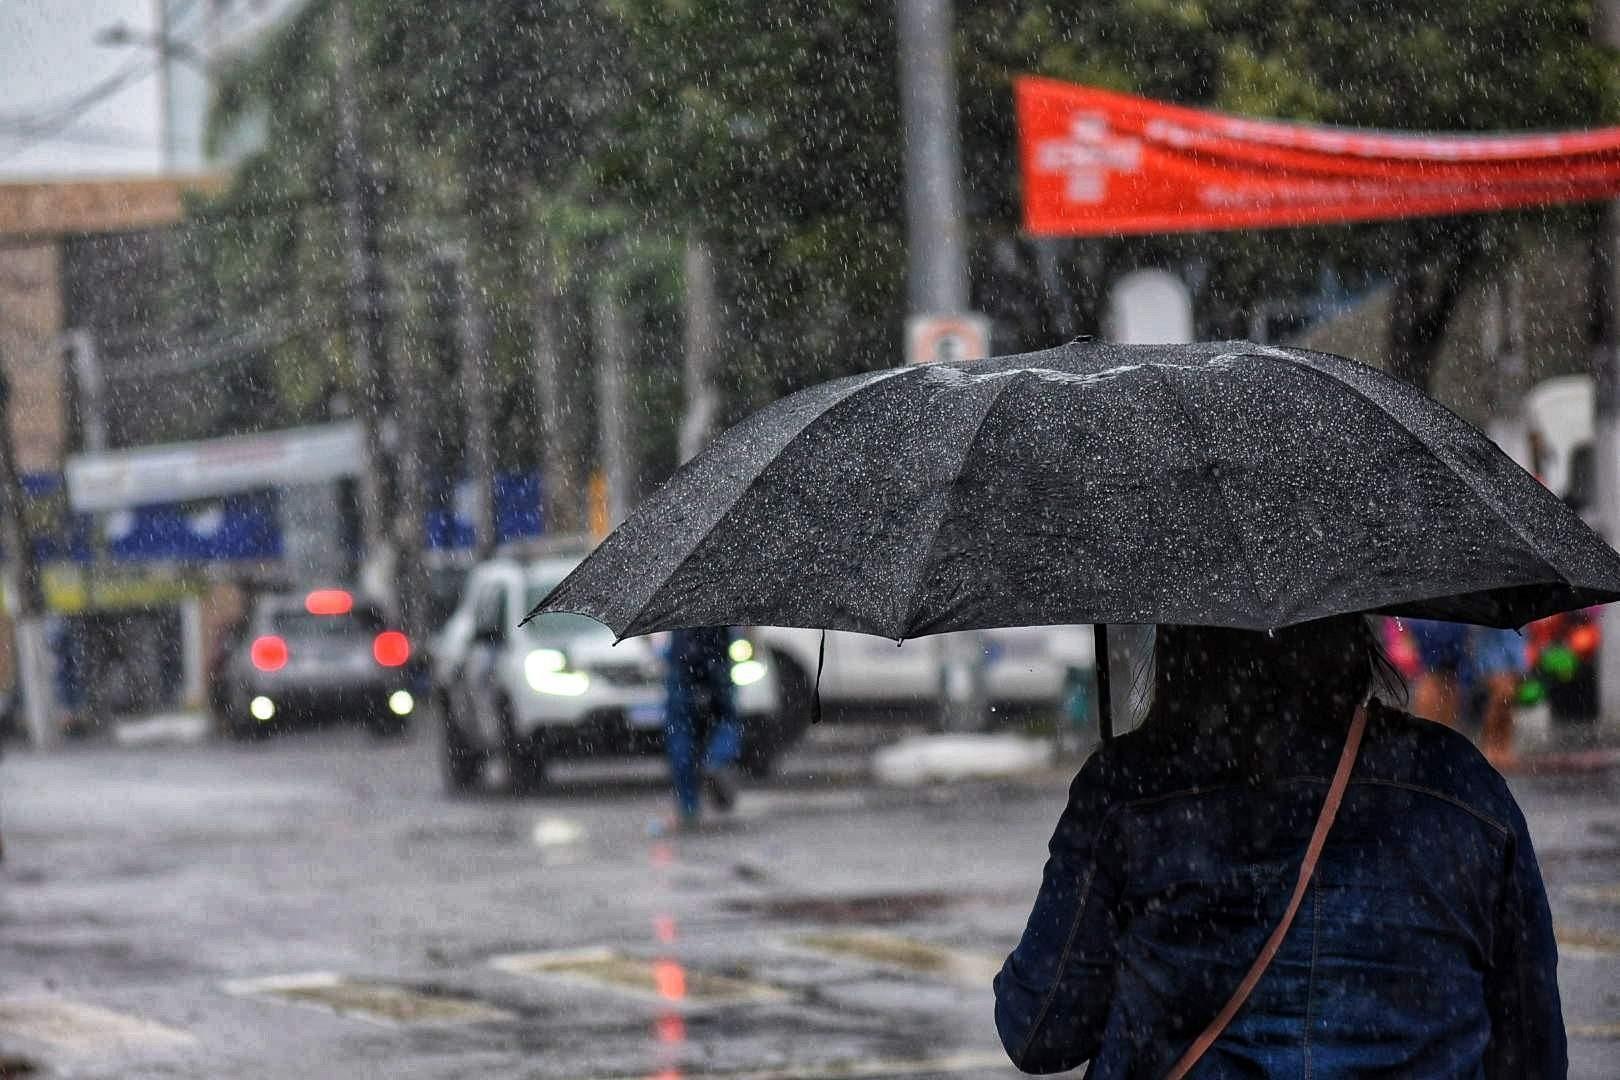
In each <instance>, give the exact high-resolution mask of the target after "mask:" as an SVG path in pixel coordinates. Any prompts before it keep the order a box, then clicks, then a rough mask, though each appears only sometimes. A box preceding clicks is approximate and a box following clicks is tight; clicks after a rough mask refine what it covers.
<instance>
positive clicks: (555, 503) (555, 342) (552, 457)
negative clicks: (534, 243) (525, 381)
mask: <svg viewBox="0 0 1620 1080" xmlns="http://www.w3.org/2000/svg"><path fill="white" fill-rule="evenodd" d="M561 318H562V296H561V293H560V290H559V289H558V287H557V275H556V267H555V266H554V265H553V264H552V262H551V260H550V258H549V257H548V256H546V255H544V254H542V255H541V256H540V258H539V260H538V270H537V271H536V273H535V288H534V308H533V313H532V320H533V338H534V344H533V349H534V355H533V360H534V386H535V400H536V401H537V402H538V404H539V408H540V486H541V490H542V491H543V493H544V498H545V527H546V531H547V532H554V533H569V532H578V531H579V529H580V527H581V524H582V521H581V514H580V510H581V509H582V506H583V501H582V493H581V491H580V485H579V472H578V469H577V468H576V467H575V464H576V463H575V461H574V454H573V445H572V440H571V439H570V438H569V420H570V418H571V417H570V409H569V400H568V387H567V384H566V382H565V375H566V366H565V364H564V363H563V348H564V345H563V334H562V325H561Z"/></svg>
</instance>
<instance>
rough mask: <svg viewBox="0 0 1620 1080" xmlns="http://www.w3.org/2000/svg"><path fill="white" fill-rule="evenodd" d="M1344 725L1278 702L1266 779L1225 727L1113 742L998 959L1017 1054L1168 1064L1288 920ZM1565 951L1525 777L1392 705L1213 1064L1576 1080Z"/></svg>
mask: <svg viewBox="0 0 1620 1080" xmlns="http://www.w3.org/2000/svg"><path fill="white" fill-rule="evenodd" d="M1341 740H1342V734H1340V735H1337V736H1327V735H1323V734H1321V733H1320V732H1316V731H1313V730H1310V729H1307V728H1305V727H1304V726H1302V725H1299V724H1288V723H1283V722H1279V723H1278V724H1277V725H1276V730H1275V733H1274V737H1273V738H1272V739H1271V740H1270V743H1269V745H1270V746H1272V748H1273V749H1274V751H1275V758H1274V760H1273V762H1272V764H1274V765H1275V766H1276V768H1274V769H1269V768H1268V769H1267V770H1266V772H1267V774H1268V775H1269V776H1270V777H1271V779H1269V780H1266V781H1264V782H1256V781H1253V780H1250V779H1246V776H1251V775H1252V773H1245V772H1243V771H1240V770H1239V768H1238V767H1237V766H1236V765H1234V764H1233V763H1232V753H1231V752H1230V749H1229V747H1226V746H1223V737H1222V734H1221V732H1220V731H1219V730H1218V728H1217V729H1212V730H1210V731H1205V732H1202V733H1200V734H1199V735H1197V736H1195V737H1192V741H1191V743H1190V744H1189V743H1187V742H1185V741H1183V742H1180V743H1178V744H1177V745H1174V746H1172V745H1169V744H1168V743H1167V742H1166V736H1165V735H1164V734H1162V733H1158V732H1154V731H1151V730H1143V731H1139V732H1134V733H1132V734H1130V735H1125V736H1122V737H1120V738H1119V739H1116V740H1115V741H1114V742H1113V743H1111V744H1110V745H1108V746H1107V747H1105V748H1103V749H1102V750H1099V751H1098V752H1097V753H1096V754H1094V755H1093V756H1092V757H1091V758H1090V760H1088V761H1087V762H1086V764H1085V765H1084V766H1083V767H1082V768H1081V770H1080V772H1079V775H1077V776H1076V777H1075V779H1074V783H1073V785H1072V786H1071V788H1070V789H1069V801H1068V805H1067V806H1066V807H1065V808H1064V811H1063V815H1062V817H1061V819H1060V820H1059V821H1058V826H1057V831H1056V833H1055V834H1054V835H1053V837H1052V842H1051V846H1050V858H1049V860H1048V861H1047V864H1046V870H1045V875H1044V879H1043V881H1042V884H1041V889H1040V894H1039V896H1038V897H1037V898H1036V900H1035V907H1034V910H1033V911H1032V912H1031V913H1030V917H1029V925H1028V927H1027V928H1026V929H1025V931H1024V935H1023V938H1022V940H1020V942H1019V943H1018V947H1017V948H1016V949H1014V950H1013V952H1012V954H1011V955H1010V956H1009V957H1007V961H1006V963H1005V964H1004V965H1003V967H1002V969H1001V973H1000V974H999V975H997V976H996V980H995V991H996V1027H997V1029H998V1030H999V1032H1000V1034H1001V1040H1002V1043H1003V1045H1004V1046H1005V1047H1006V1049H1007V1053H1008V1054H1009V1055H1010V1056H1011V1058H1012V1060H1013V1063H1014V1064H1015V1065H1017V1066H1018V1067H1019V1068H1020V1069H1022V1070H1024V1071H1025V1072H1037V1073H1047V1072H1058V1071H1061V1070H1064V1069H1072V1068H1075V1067H1077V1066H1079V1065H1080V1064H1082V1063H1084V1062H1087V1061H1089V1062H1091V1067H1090V1071H1089V1072H1088V1073H1087V1075H1088V1076H1089V1077H1090V1078H1092V1080H1115V1078H1124V1077H1140V1078H1144V1080H1160V1078H1162V1077H1163V1076H1164V1075H1165V1074H1166V1072H1168V1071H1169V1069H1170V1067H1171V1066H1172V1065H1173V1064H1174V1063H1175V1061H1176V1060H1177V1058H1179V1057H1180V1055H1181V1054H1182V1052H1183V1051H1184V1050H1185V1049H1186V1047H1187V1046H1188V1044H1190V1043H1191V1042H1192V1040H1193V1039H1194V1038H1195V1037H1196V1036H1197V1035H1198V1034H1199V1032H1201V1031H1202V1030H1203V1028H1204V1026H1205V1025H1206V1024H1207V1023H1208V1022H1209V1020H1210V1019H1211V1018H1212V1017H1213V1016H1214V1015H1215V1013H1216V1012H1217V1011H1218V1010H1219V1009H1220V1007H1221V1006H1222V1005H1224V1004H1225V1003H1226V1000H1227V998H1228V997H1229V996H1230V994H1231V992H1232V990H1233V988H1234V987H1235V986H1236V985H1237V983H1238V982H1239V981H1240V980H1241V979H1242V977H1243V975H1244V974H1245V973H1246V972H1247V970H1248V968H1249V965H1250V964H1251V963H1252V962H1253V960H1254V957H1255V956H1256V955H1257V954H1258V952H1259V951H1260V948H1261V945H1262V944H1263V943H1264V941H1265V939H1266V937H1267V936H1268V935H1269V934H1270V932H1271V930H1272V929H1273V927H1274V926H1275V925H1276V923H1277V921H1278V920H1279V919H1280V918H1281V916H1282V913H1283V910H1284V908H1285V907H1286V906H1287V902H1288V897H1289V894H1290V893H1291V892H1292V889H1293V886H1294V881H1295V879H1296V877H1297V875H1298V868H1299V863H1300V859H1301V857H1302V855H1303V853H1304V850H1305V845H1306V842H1307V840H1308V839H1309V836H1310V832H1311V829H1312V826H1313V825H1314V824H1315V821H1316V815H1317V812H1318V810H1319V809H1320V808H1321V805H1322V799H1323V795H1324V793H1325V791H1326V788H1327V783H1328V779H1329V778H1330V777H1331V775H1332V773H1333V769H1334V766H1335V764H1336V763H1337V760H1338V756H1339V752H1340V749H1341ZM1557 967H1558V958H1557V947H1556V946H1555V944H1554V942H1553V930H1552V920H1551V916H1550V914H1549V912H1548V909H1547V897H1546V891H1545V889H1544V887H1543V885H1542V881H1541V872H1540V870H1539V868H1538V867H1537V866H1536V860H1535V854H1534V852H1533V851H1532V850H1531V846H1530V837H1529V834H1528V833H1527V831H1526V829H1525V823H1524V817H1523V815H1522V814H1521V813H1520V811H1519V808H1518V805H1517V804H1516V803H1515V802H1514V800H1513V796H1512V795H1511V794H1510V793H1509V791H1508V789H1507V785H1506V784H1505V783H1504V782H1503V780H1502V778H1501V777H1500V776H1499V775H1498V774H1497V773H1496V772H1495V770H1493V769H1492V768H1491V767H1490V766H1489V765H1488V764H1487V763H1486V762H1485V759H1484V758H1483V757H1482V756H1481V755H1480V754H1479V753H1478V752H1477V751H1476V750H1475V749H1474V747H1473V746H1472V745H1471V744H1470V743H1469V742H1468V741H1467V740H1466V739H1464V738H1463V737H1462V736H1460V735H1458V734H1456V733H1455V732H1452V731H1450V730H1448V729H1446V728H1444V727H1441V726H1440V725H1437V724H1431V723H1428V722H1426V721H1422V720H1416V719H1413V718H1412V717H1410V716H1407V715H1406V714H1404V713H1400V712H1397V711H1394V710H1392V709H1387V708H1383V707H1380V706H1374V707H1373V708H1372V709H1371V711H1370V715H1369V718H1368V726H1367V733H1366V736H1365V738H1364V740H1363V743H1362V747H1361V753H1360V757H1359V758H1358V760H1357V763H1356V767H1355V771H1354V773H1353V774H1352V778H1351V782H1350V786H1349V789H1348V791H1347V792H1346V794H1345V798H1344V803H1343V806H1342V807H1341V809H1340V811H1339V816H1338V820H1337V821H1336V822H1335V824H1334V826H1333V831H1332V832H1331V833H1330V834H1329V836H1328V841H1327V846H1326V848H1325V849H1324V851H1323V853H1322V856H1321V860H1320V862H1319V863H1318V866H1317V870H1316V873H1315V876H1314V878H1313V880H1312V883H1311V886H1310V888H1309V890H1308V891H1307V893H1306V895H1305V898H1304V902H1303V903H1302V904H1301V906H1300V910H1299V914H1298V916H1297V917H1296V919H1295V920H1294V925H1293V927H1292V929H1291V930H1290V931H1289V933H1288V935H1287V937H1286V938H1285V939H1284V942H1283V945H1282V948H1281V949H1280V951H1279V952H1278V953H1277V956H1276V957H1275V959H1274V960H1273V961H1272V963H1271V966H1270V967H1269V968H1268V969H1267V971H1266V974H1265V976H1264V977H1263V978H1262V979H1261V980H1260V983H1259V985H1258V986H1257V987H1256V988H1255V991H1254V993H1253V994H1252V995H1251V997H1250V998H1249V1001H1248V1003H1247V1004H1246V1005H1245V1006H1244V1007H1243V1009H1242V1010H1241V1011H1239V1013H1238V1014H1237V1016H1236V1017H1235V1018H1234V1019H1233V1021H1232V1023H1231V1025H1230V1026H1229V1027H1228V1028H1227V1029H1226V1031H1225V1033H1224V1034H1223V1035H1222V1036H1221V1038H1220V1039H1219V1040H1218V1041H1217V1042H1216V1043H1215V1045H1214V1046H1213V1047H1212V1048H1211V1049H1210V1051H1209V1052H1208V1053H1207V1054H1206V1055H1205V1056H1204V1058H1203V1059H1202V1060H1201V1061H1200V1063H1199V1064H1198V1066H1197V1067H1196V1068H1195V1069H1194V1070H1193V1072H1192V1074H1191V1075H1192V1076H1193V1077H1199V1078H1211V1077H1239V1076H1241V1077H1283V1076H1286V1077H1307V1078H1329V1077H1350V1076H1357V1077H1360V1076H1389V1077H1397V1076H1398V1077H1437V1078H1438V1077H1445V1078H1447V1080H1450V1078H1454V1077H1491V1078H1495V1077H1515V1078H1518V1077H1531V1078H1547V1077H1563V1076H1564V1075H1565V1074H1566V1072H1567V1061H1566V1049H1565V1042H1564V1027H1563V1020H1562V1016H1561V1013H1560V1010H1559V1002H1558V984H1557Z"/></svg>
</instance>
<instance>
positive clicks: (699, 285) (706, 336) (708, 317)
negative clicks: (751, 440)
mask: <svg viewBox="0 0 1620 1080" xmlns="http://www.w3.org/2000/svg"><path fill="white" fill-rule="evenodd" d="M719 354H720V297H719V292H718V290H717V289H716V287H715V281H714V255H713V253H712V252H711V251H710V250H709V246H708V245H707V244H706V243H704V241H703V238H702V237H701V236H699V235H698V233H697V232H696V231H693V232H691V233H688V234H687V237H686V372H685V376H686V413H685V415H684V416H682V417H681V431H680V455H681V461H683V462H686V461H690V460H691V459H692V458H693V457H695V456H697V453H698V451H700V450H702V449H703V447H704V445H705V444H707V443H708V441H709V439H710V437H711V436H712V435H713V433H714V425H715V421H716V420H717V419H718V417H719V414H720V393H719V391H718V390H717V389H716V388H715V385H714V368H715V363H716V361H717V360H718V358H719Z"/></svg>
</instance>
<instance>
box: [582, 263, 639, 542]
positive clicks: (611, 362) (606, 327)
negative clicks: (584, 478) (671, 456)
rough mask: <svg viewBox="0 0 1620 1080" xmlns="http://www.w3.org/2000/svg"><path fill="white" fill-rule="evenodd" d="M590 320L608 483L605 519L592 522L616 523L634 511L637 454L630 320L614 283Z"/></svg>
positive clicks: (603, 289) (600, 450) (600, 449)
mask: <svg viewBox="0 0 1620 1080" xmlns="http://www.w3.org/2000/svg"><path fill="white" fill-rule="evenodd" d="M591 323H592V328H593V331H594V333H595V336H596V435H597V441H596V453H597V468H598V469H599V470H600V471H601V477H602V480H603V482H604V484H605V487H606V492H605V497H604V499H603V505H602V507H601V510H602V515H601V516H602V517H603V518H605V521H597V522H593V526H600V525H602V524H606V526H607V527H608V528H612V527H613V526H615V525H617V524H618V523H619V522H621V521H623V520H624V518H625V514H626V513H628V512H629V508H630V503H631V499H632V492H631V484H632V483H633V482H634V481H633V476H634V474H633V462H634V460H635V454H634V448H633V447H632V446H631V445H630V424H629V402H628V397H629V387H628V379H629V367H630V326H629V319H628V317H627V316H626V314H625V309H624V301H623V300H621V299H620V298H619V296H618V294H617V293H615V292H614V290H613V286H611V285H601V286H598V287H597V292H596V295H595V296H594V297H593V298H592V302H591Z"/></svg>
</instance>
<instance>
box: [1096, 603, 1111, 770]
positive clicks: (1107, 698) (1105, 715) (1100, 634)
mask: <svg viewBox="0 0 1620 1080" xmlns="http://www.w3.org/2000/svg"><path fill="white" fill-rule="evenodd" d="M1091 639H1092V646H1091V651H1092V652H1093V653H1095V654H1096V655H1095V656H1094V657H1093V658H1092V666H1093V667H1095V668H1096V669H1097V733H1098V734H1099V735H1101V736H1102V741H1103V742H1105V743H1110V742H1113V741H1114V702H1113V696H1112V695H1111V694H1110V693H1109V692H1108V624H1107V623H1092V624H1091Z"/></svg>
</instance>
